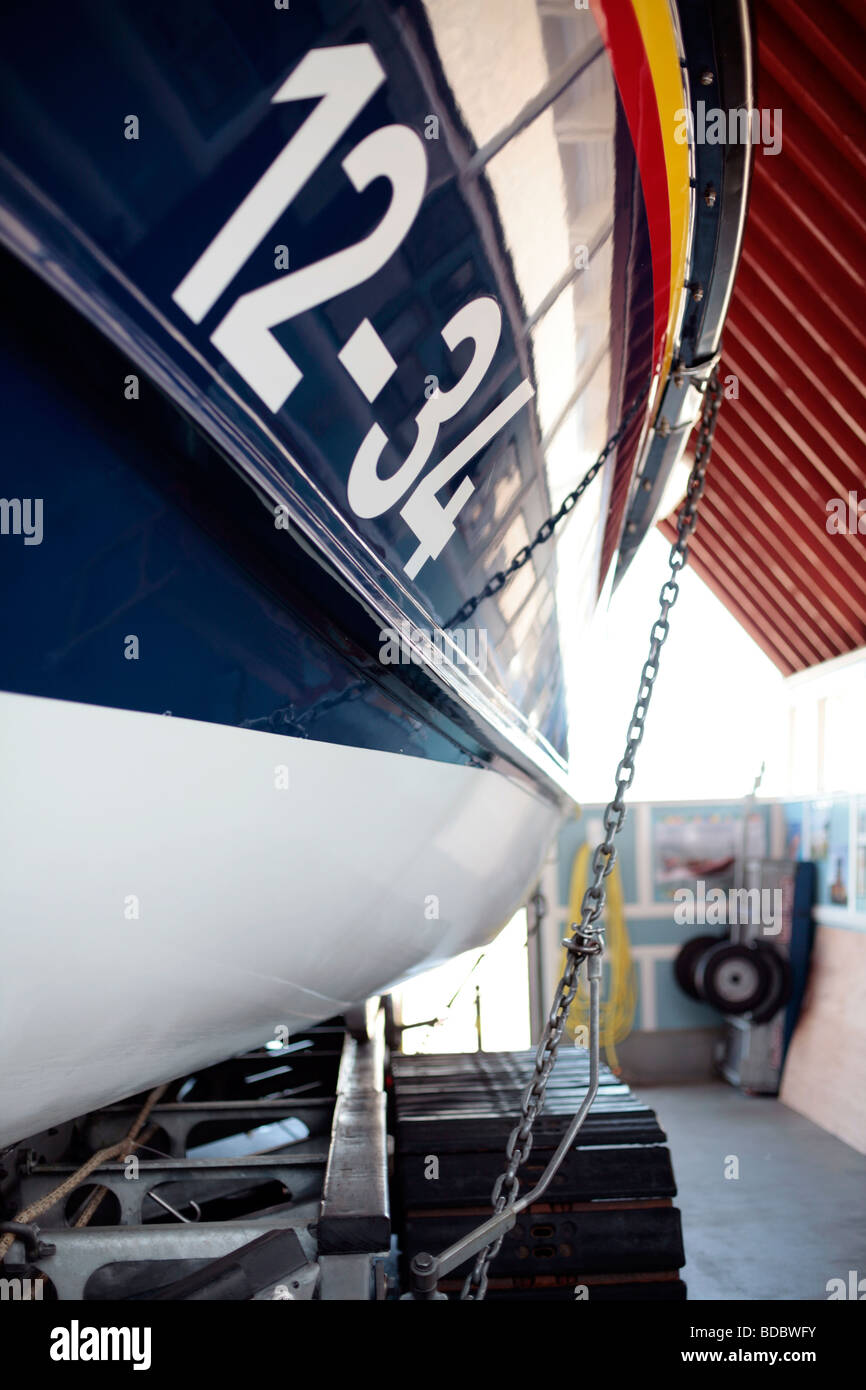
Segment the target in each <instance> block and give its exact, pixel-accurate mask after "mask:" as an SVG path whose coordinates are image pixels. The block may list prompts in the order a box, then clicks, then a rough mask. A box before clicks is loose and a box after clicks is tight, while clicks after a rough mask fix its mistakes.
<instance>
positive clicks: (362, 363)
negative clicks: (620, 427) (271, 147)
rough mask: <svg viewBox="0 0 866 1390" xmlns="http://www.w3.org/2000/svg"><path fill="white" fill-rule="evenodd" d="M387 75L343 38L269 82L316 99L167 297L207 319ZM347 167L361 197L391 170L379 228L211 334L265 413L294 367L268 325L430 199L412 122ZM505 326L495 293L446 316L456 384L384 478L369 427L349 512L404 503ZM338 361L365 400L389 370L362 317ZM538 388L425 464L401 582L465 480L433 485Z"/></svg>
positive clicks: (260, 294)
mask: <svg viewBox="0 0 866 1390" xmlns="http://www.w3.org/2000/svg"><path fill="white" fill-rule="evenodd" d="M384 81H385V74H384V72H383V70H382V67H381V64H380V63H379V60H378V59H377V57H376V55H375V53H374V52H373V50H372V48H371V47H370V46H369V44H350V45H345V46H341V47H336V48H316V49H313V50H312V51H311V52H310V53H308V54H307V56H306V57H305V58H304V59H303V60H302V61H301V62H300V63H299V64H298V66H297V67H296V68H295V70H294V72H293V73H292V75H291V76H290V77H289V78H288V79H287V80H286V81H285V82H284V83H283V84H282V86H281V87H280V88H279V89H278V90H277V92H276V93H275V95H274V97H273V100H274V101H275V102H283V101H301V100H307V99H310V98H316V97H318V98H319V100H318V102H317V104H316V106H315V107H314V108H313V110H312V111H311V112H310V115H309V116H308V117H307V119H306V120H305V121H304V122H303V124H302V125H301V127H300V129H299V130H298V131H297V132H296V134H295V135H294V136H293V137H292V139H291V140H290V141H289V142H288V144H287V145H286V146H285V148H284V149H283V150H282V151H281V152H280V154H279V155H278V156H277V158H276V159H275V160H274V162H273V163H272V164H271V165H270V167H269V168H268V169H267V170H266V171H265V173H264V174H263V175H262V177H261V178H260V179H259V181H258V183H257V184H256V185H255V186H254V187H253V188H252V189H251V190H250V192H249V193H248V194H247V196H246V198H244V200H243V202H242V203H241V204H240V205H239V207H238V208H236V210H235V212H234V213H233V214H232V216H231V217H230V218H229V220H228V221H227V222H226V224H225V225H224V226H223V227H222V229H221V230H220V231H219V232H218V234H217V235H216V237H215V238H214V240H213V241H212V242H211V243H210V245H209V246H208V247H207V248H206V250H205V251H203V252H202V254H201V256H200V257H199V259H198V260H197V261H196V263H195V265H194V266H193V267H192V269H191V270H190V271H189V272H188V274H187V275H186V276H185V277H184V279H183V280H182V281H181V283H180V284H179V285H178V287H177V289H176V290H175V291H174V294H173V296H172V298H173V299H174V301H175V303H176V304H177V305H178V306H179V308H181V309H182V310H183V312H184V313H185V314H186V315H187V316H188V317H189V318H190V319H191V320H192V321H193V322H194V323H201V321H202V319H203V318H204V317H205V315H206V314H207V313H208V312H209V310H210V309H212V308H213V306H214V304H215V303H216V301H217V300H218V299H219V297H220V295H221V294H222V293H223V292H224V291H225V290H226V289H227V288H228V286H229V284H230V283H231V281H232V280H233V279H234V277H235V276H236V275H237V274H238V272H239V271H240V270H241V268H242V267H243V265H244V264H245V263H246V261H247V260H248V259H249V257H250V256H251V255H252V253H253V251H254V250H255V248H256V247H257V246H258V245H259V243H260V242H261V241H262V239H263V238H264V237H265V236H266V235H267V233H268V231H269V230H270V228H271V227H272V226H273V225H274V223H275V222H276V221H277V219H278V218H279V217H280V216H281V215H282V214H283V213H284V212H285V210H286V208H287V207H289V205H290V204H291V202H292V201H293V199H294V198H295V197H296V196H297V194H298V192H299V191H300V189H301V188H302V187H303V186H304V184H305V183H306V182H307V181H308V179H309V178H310V177H311V176H312V174H313V173H314V172H315V170H316V169H317V168H318V167H319V165H320V164H321V163H322V161H323V160H324V159H325V158H326V157H327V156H328V154H329V153H330V152H331V150H333V148H334V146H335V145H336V144H337V141H338V140H339V139H340V137H341V136H342V135H343V134H344V132H345V131H346V130H347V129H348V127H349V126H350V125H351V123H352V121H353V120H354V119H355V117H356V116H357V115H358V113H359V112H360V111H361V110H362V109H363V108H364V106H366V104H367V102H368V101H369V100H370V98H371V97H372V96H373V94H374V93H375V92H376V91H377V90H378V89H379V87H380V86H381V85H382V83H383V82H384ZM342 167H343V169H344V171H345V172H346V174H347V176H348V178H349V180H350V181H351V183H352V185H353V187H354V188H355V189H356V191H357V192H359V193H361V192H363V191H364V189H365V188H367V187H368V186H369V184H371V183H372V182H373V180H374V179H377V178H386V179H387V180H388V183H389V184H390V188H391V198H390V202H389V204H388V208H387V210H386V212H385V214H384V216H383V217H382V219H381V220H380V222H379V223H378V225H377V226H376V227H375V228H374V229H373V231H372V232H370V233H369V235H368V236H366V237H364V238H363V239H362V240H361V241H359V242H357V243H356V244H355V245H354V246H349V247H347V248H346V249H345V250H342V251H338V252H336V253H335V254H334V255H331V256H326V257H325V258H324V259H323V260H321V261H317V262H316V263H315V264H313V265H310V266H306V267H304V269H302V270H298V271H295V272H294V273H292V274H290V275H284V276H281V277H280V278H279V279H277V280H274V281H273V282H272V283H270V284H267V285H262V286H261V287H260V288H259V289H257V290H252V291H251V292H250V293H248V294H243V295H240V296H239V298H238V299H237V300H236V301H235V303H234V304H233V305H232V307H231V308H230V309H229V311H228V313H227V314H226V315H225V317H224V318H223V319H222V321H221V323H220V324H219V325H218V326H217V328H216V329H215V330H214V332H213V333H212V334H211V342H212V343H213V344H214V346H215V347H216V348H218V349H219V351H220V352H221V353H222V355H223V356H224V357H225V358H226V359H227V360H228V361H229V362H230V363H231V364H232V366H233V367H234V368H235V370H236V371H237V372H239V373H240V375H241V376H242V377H243V378H244V380H245V381H246V382H247V383H248V385H249V386H250V387H251V388H252V389H253V390H254V391H255V392H256V394H257V395H258V396H259V397H260V398H261V400H262V401H264V403H265V405H267V406H268V408H269V409H270V410H271V411H272V412H276V411H278V410H280V409H281V408H282V407H283V406H284V405H285V403H286V401H287V400H288V399H289V396H290V395H291V394H292V392H293V391H294V389H295V387H296V386H297V385H298V383H299V382H300V381H301V379H302V373H301V371H300V368H299V367H298V365H297V363H296V362H295V361H294V360H293V359H292V357H291V356H290V355H289V353H287V352H286V351H285V350H284V349H283V348H282V347H281V346H280V345H279V343H278V342H277V340H276V339H275V338H274V336H273V334H272V333H271V331H270V330H271V329H272V328H274V327H276V325H277V324H281V323H285V322H287V321H288V320H289V319H292V318H294V317H296V315H298V314H301V313H303V312H305V311H306V310H308V309H312V308H315V307H316V306H317V305H319V304H323V303H325V302H327V301H328V300H330V299H333V298H335V297H336V296H337V295H339V294H342V293H344V292H345V291H346V290H349V289H353V288H354V287H356V286H357V285H360V284H363V283H364V281H366V280H368V279H369V278H370V277H371V276H372V275H375V274H376V272H377V271H378V270H380V269H381V268H382V266H384V265H385V263H386V262H387V261H388V260H389V259H390V257H391V256H392V255H393V254H394V253H395V252H396V251H397V250H398V248H399V247H400V245H401V244H402V242H403V239H404V237H405V236H406V234H407V233H408V231H409V229H410V227H411V226H412V223H413V222H414V220H415V217H416V215H417V212H418V209H419V208H420V206H421V201H422V199H423V197H424V190H425V187H426V182H427V156H426V153H425V150H424V145H423V143H422V141H421V139H420V137H419V136H418V134H417V133H416V132H415V131H413V130H411V129H410V128H409V127H408V126H404V125H389V126H383V127H382V128H381V129H379V130H376V131H374V132H373V133H372V134H371V135H368V136H366V138H365V139H363V140H361V141H360V142H359V144H357V145H356V146H355V148H354V149H353V150H352V151H351V152H350V153H349V154H348V155H347V156H346V158H345V159H344V160H343V162H342ZM501 328H502V315H501V311H500V309H499V305H498V304H497V303H496V301H495V299H492V298H490V297H489V296H483V297H481V298H479V299H476V300H473V301H472V302H471V303H470V304H467V305H465V306H464V307H463V308H462V309H460V310H458V312H457V313H456V314H454V316H453V317H452V318H451V319H450V320H449V322H448V323H447V324H446V325H445V327H444V328H443V329H442V338H443V339H444V341H445V343H446V345H447V347H448V348H449V349H450V350H451V351H452V352H453V351H454V349H455V348H456V347H457V346H458V345H459V344H460V343H462V342H464V341H466V340H467V339H469V340H471V341H472V344H473V353H472V359H471V361H470V363H469V365H468V367H467V368H466V370H465V372H464V373H463V375H462V377H461V378H460V380H459V381H458V382H457V383H456V384H455V385H454V386H453V387H452V388H451V389H450V390H448V391H442V390H437V391H436V392H435V393H434V394H433V395H432V396H431V397H430V399H429V400H428V401H426V402H425V404H424V405H423V406H422V407H421V409H420V410H419V412H418V415H417V416H416V426H417V431H418V433H417V438H416V441H415V444H414V446H413V448H412V450H411V452H410V454H409V456H408V458H407V459H406V460H405V462H404V463H403V464H402V465H401V466H400V468H399V469H398V470H397V472H396V473H394V474H393V475H392V476H391V477H389V478H385V479H383V478H380V477H379V474H378V472H377V463H378V460H379V458H380V457H381V454H382V451H383V449H384V447H385V445H386V443H387V437H386V435H385V434H384V432H383V431H382V429H381V428H380V427H379V426H378V425H373V426H372V427H371V429H370V430H369V431H368V433H367V435H366V437H365V439H364V440H363V442H362V444H361V447H360V448H359V450H358V452H357V454H356V456H355V459H354V461H353V463H352V467H351V470H350V473H349V480H348V500H349V505H350V507H351V508H352V510H353V511H354V513H355V514H356V516H359V517H363V518H370V517H376V516H380V515H381V514H382V513H383V512H385V511H387V510H388V509H389V508H390V507H392V506H394V505H395V504H396V503H397V502H399V501H400V499H401V498H402V497H403V496H404V495H405V493H406V492H407V491H408V489H409V488H410V487H411V486H412V484H413V483H414V482H415V480H416V479H417V478H418V477H419V475H420V474H421V473H422V471H423V469H424V466H425V464H426V463H427V461H428V460H429V458H430V455H431V453H432V451H433V448H434V446H435V444H436V440H437V436H438V433H439V429H440V427H441V426H442V425H443V424H444V423H445V422H446V421H447V420H450V419H452V418H453V417H454V416H455V415H456V414H457V413H458V412H459V411H460V410H462V409H463V407H464V406H465V405H466V404H467V403H468V401H469V400H470V398H471V396H472V395H473V393H474V392H475V391H476V389H477V388H478V386H479V385H480V384H481V381H482V380H483V378H484V376H485V374H486V372H487V370H488V368H489V366H490V364H491V362H492V361H493V358H494V355H495V353H496V348H497V346H498V343H499V337H500V333H501ZM339 357H340V360H341V361H342V362H343V365H344V366H345V367H346V369H347V371H349V373H350V374H351V375H352V376H353V378H354V379H355V381H356V382H357V384H358V386H359V387H360V389H361V390H362V391H363V392H364V394H365V395H366V396H367V399H368V400H369V401H371V402H372V401H373V400H374V399H375V397H376V396H377V395H378V393H379V391H381V389H382V388H383V386H384V385H385V383H386V382H387V381H388V380H389V378H390V377H391V375H392V374H393V373H394V372H395V371H396V370H397V364H396V363H395V362H394V361H393V359H392V358H391V355H390V353H389V352H388V349H387V348H386V346H385V344H384V343H383V342H382V340H381V338H380V337H379V335H378V334H377V333H376V331H375V329H374V328H373V326H372V324H371V323H370V322H369V320H368V319H364V320H362V322H361V323H360V324H359V325H358V328H357V329H356V330H355V332H354V333H353V334H352V335H351V337H350V339H349V340H348V342H347V343H346V344H345V346H344V347H343V349H342V351H341V352H340V354H339ZM532 394H533V391H532V387H531V385H530V383H529V382H528V381H527V380H523V381H522V382H521V383H520V385H519V386H517V387H516V388H515V390H513V391H512V392H511V393H510V395H508V396H507V397H506V399H505V400H504V401H502V402H501V404H500V405H498V406H497V407H496V408H495V409H494V410H492V411H491V412H490V413H489V414H488V415H487V416H486V417H485V418H484V419H483V420H482V421H481V423H480V424H478V425H477V426H476V427H475V429H473V430H472V431H471V432H470V433H469V434H468V435H467V436H466V438H465V439H463V440H462V441H461V443H460V444H458V445H457V446H456V447H455V448H454V449H452V450H451V452H450V453H449V454H448V455H447V456H446V457H445V458H444V459H442V461H441V462H440V463H438V464H437V465H436V467H435V468H433V469H431V471H430V472H429V474H428V475H427V476H426V477H425V478H423V479H422V480H421V482H420V483H419V484H418V486H417V488H416V489H415V491H414V492H413V493H412V495H411V496H410V497H409V498H408V500H407V501H406V502H405V504H404V505H403V507H402V508H401V512H400V515H401V516H402V517H403V519H404V520H405V522H406V524H407V525H408V527H409V529H410V530H411V531H412V532H413V534H414V535H415V536H416V538H417V540H418V546H417V548H416V550H415V551H414V553H413V554H412V555H411V556H410V558H409V560H408V561H407V562H406V564H405V566H404V570H405V572H406V575H407V577H408V578H409V579H415V578H416V577H417V575H418V573H419V571H420V570H421V567H422V566H423V565H424V564H425V562H426V561H427V560H428V559H431V558H435V557H437V556H438V555H439V554H440V553H441V551H442V549H443V547H444V545H445V544H446V543H447V541H448V540H449V539H450V537H451V536H452V535H453V534H454V524H453V523H454V518H455V517H456V516H457V514H458V513H459V511H460V510H461V508H462V507H463V506H464V505H465V503H466V501H467V500H468V498H469V496H470V495H471V493H472V491H473V486H472V483H471V482H470V481H469V479H468V478H464V479H463V481H462V482H461V483H460V485H459V486H458V487H457V489H456V490H455V492H454V494H453V495H452V497H451V498H450V499H449V500H448V502H447V503H446V504H445V505H444V506H443V505H442V504H440V503H439V502H438V500H437V497H436V494H437V493H438V492H439V491H440V490H441V489H442V488H443V487H444V486H445V484H446V483H448V482H449V481H450V480H451V478H453V477H454V475H455V474H456V473H458V472H459V470H460V469H461V468H463V467H464V466H465V465H466V464H467V463H468V462H469V461H470V459H472V458H473V457H474V456H475V455H476V454H477V453H478V452H479V451H480V450H481V449H482V448H484V446H485V445H486V444H487V443H488V442H489V441H490V440H491V439H492V438H493V437H494V435H495V434H496V433H497V432H498V431H499V430H500V429H501V428H502V427H503V425H505V424H506V423H507V421H508V420H509V419H511V417H512V416H513V415H515V414H516V413H517V411H518V410H519V409H520V408H521V407H522V406H523V405H525V404H526V402H527V401H528V400H529V399H530V397H531V396H532Z"/></svg>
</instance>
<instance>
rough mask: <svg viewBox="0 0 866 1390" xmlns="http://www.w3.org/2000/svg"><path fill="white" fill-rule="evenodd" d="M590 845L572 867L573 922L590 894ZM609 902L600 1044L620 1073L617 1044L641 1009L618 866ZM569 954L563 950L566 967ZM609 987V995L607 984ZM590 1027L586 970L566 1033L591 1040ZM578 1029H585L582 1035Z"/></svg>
mask: <svg viewBox="0 0 866 1390" xmlns="http://www.w3.org/2000/svg"><path fill="white" fill-rule="evenodd" d="M589 854H590V849H589V845H582V846H581V848H580V849H579V850H578V852H577V854H576V855H575V857H574V863H573V864H572V867H571V885H570V888H569V899H568V911H569V921H571V922H579V921H580V916H581V913H580V907H581V903H582V902H583V895H584V893H585V892H586V882H587V872H588V868H589ZM606 896H607V901H606V903H605V909H604V920H605V959H606V961H607V964H608V969H607V971H606V980H605V981H604V982H603V984H602V989H603V993H602V1000H601V1030H600V1039H599V1041H600V1043H601V1045H602V1047H603V1048H604V1050H605V1055H606V1057H607V1060H608V1065H609V1066H610V1068H611V1070H612V1071H615V1072H619V1071H620V1065H619V1061H618V1059H617V1055H616V1045H617V1043H621V1042H622V1041H623V1039H624V1038H627V1037H628V1035H629V1033H630V1032H631V1030H632V1027H633V1025H634V1016H635V1009H636V1007H637V976H636V972H635V967H634V961H633V959H632V954H631V942H630V940H629V935H628V927H627V926H626V921H625V909H624V904H623V891H622V878H621V877H620V872H619V865H618V864H615V865H614V868H613V871H612V873H611V874H610V875H609V877H608V879H607V895H606ZM564 965H565V952H564V951H563V967H564ZM605 983H606V985H607V989H606V992H605V991H604V985H605ZM588 1027H589V990H588V988H587V981H586V972H585V971H582V972H581V975H580V983H579V985H578V989H577V994H576V995H575V998H574V1003H573V1005H572V1007H571V1013H570V1014H569V1019H568V1023H567V1024H566V1031H567V1032H568V1034H569V1036H570V1037H571V1038H572V1040H574V1038H575V1036H578V1037H580V1038H581V1039H582V1040H584V1039H586V1037H587V1030H588ZM578 1030H581V1031H580V1032H579V1033H578Z"/></svg>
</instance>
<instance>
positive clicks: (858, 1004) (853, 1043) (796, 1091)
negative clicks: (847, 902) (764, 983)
mask: <svg viewBox="0 0 866 1390" xmlns="http://www.w3.org/2000/svg"><path fill="white" fill-rule="evenodd" d="M864 985H866V932H857V931H847V930H845V929H844V928H841V927H827V926H818V928H817V929H816V932H815V945H814V949H813V952H812V964H811V969H810V973H809V983H808V986H807V990H806V998H805V1001H804V1004H803V1011H802V1013H801V1014H800V1019H799V1022H798V1023H797V1027H796V1029H795V1031H794V1036H793V1038H792V1039H791V1046H790V1048H789V1050H788V1056H787V1059H786V1062H785V1072H784V1075H783V1077H782V1089H781V1093H780V1099H781V1100H782V1101H783V1102H784V1104H785V1105H788V1106H790V1108H791V1109H792V1110H796V1111H798V1113H799V1114H801V1115H805V1116H806V1118H807V1119H809V1120H813V1121H814V1123H815V1124H818V1125H821V1126H822V1128H824V1129H827V1130H829V1131H830V1133H831V1134H835V1135H837V1136H838V1137H839V1138H840V1139H844V1141H845V1143H846V1144H850V1145H851V1147H852V1148H854V1149H856V1150H857V1152H858V1153H866V1008H864V1006H863V992H864Z"/></svg>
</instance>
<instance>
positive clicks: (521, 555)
mask: <svg viewBox="0 0 866 1390" xmlns="http://www.w3.org/2000/svg"><path fill="white" fill-rule="evenodd" d="M651 380H652V378H651V377H648V378H647V380H646V381H645V382H644V384H643V386H642V387H641V388H640V390H639V391H638V393H637V395H636V396H635V398H634V400H633V401H632V403H631V405H630V406H629V408H628V410H627V411H626V412H625V415H623V417H622V419H621V421H620V423H619V427H618V428H617V430H616V433H615V434H612V435H611V437H610V439H609V440H608V441H607V443H606V444H605V446H604V448H603V449H602V451H601V453H600V454H599V456H598V458H597V459H596V460H595V463H594V464H593V465H592V467H591V468H590V469H589V470H588V471H587V472H586V473H585V474H584V476H583V477H582V478H581V480H580V482H579V483H578V485H577V487H576V488H575V489H574V491H573V492H570V493H569V494H568V496H567V497H564V498H563V500H562V502H561V503H560V506H559V510H558V511H556V512H554V513H553V515H552V516H549V517H548V518H547V520H546V521H543V522H542V523H541V525H540V526H539V528H538V531H537V532H536V534H535V537H534V539H533V540H531V541H529V542H528V544H527V545H524V546H522V547H521V549H520V550H518V552H517V554H516V555H515V556H514V557H513V559H512V560H511V563H510V564H509V565H508V566H507V567H506V568H505V569H504V570H497V571H496V573H495V574H494V575H491V577H490V579H489V580H488V581H487V583H486V584H485V585H484V588H483V589H482V590H481V592H480V594H476V595H475V597H474V598H470V599H467V600H466V602H465V603H464V604H463V607H462V608H458V610H457V612H456V613H455V614H454V616H453V617H451V618H449V619H448V621H447V623H446V624H445V627H446V628H450V627H456V626H457V624H458V623H465V622H466V619H467V618H471V617H472V614H473V613H474V612H475V610H476V608H477V607H478V605H479V604H480V603H483V602H484V600H485V599H486V598H492V596H493V595H494V594H498V593H499V590H500V589H502V588H504V587H505V585H506V584H507V583H508V581H509V579H510V578H511V576H512V575H513V574H516V573H517V571H518V570H520V569H523V566H524V565H525V564H526V563H527V561H528V560H529V558H530V556H531V555H532V552H533V551H534V550H535V548H536V546H539V545H544V542H545V541H549V540H550V538H551V536H552V535H553V533H554V531H555V530H556V528H557V526H558V525H559V523H560V522H561V521H562V520H563V518H564V517H566V516H568V513H569V512H570V511H572V510H573V508H574V507H575V506H576V505H577V503H578V500H579V499H580V497H581V496H582V495H583V493H584V492H585V491H586V489H587V488H588V487H589V485H590V483H591V482H592V480H593V478H595V476H596V475H597V474H598V473H599V472H600V471H601V469H602V468H603V467H604V465H605V463H606V462H607V460H608V458H609V457H610V455H611V454H612V453H613V451H614V449H615V448H616V446H617V444H618V443H619V441H620V440H621V439H622V437H623V435H624V434H625V432H626V430H627V429H628V427H629V425H630V424H631V422H632V420H633V419H634V417H635V415H636V413H637V410H638V407H639V406H640V403H641V401H642V400H643V398H644V396H645V395H646V394H647V392H648V391H649V388H650V382H651Z"/></svg>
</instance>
